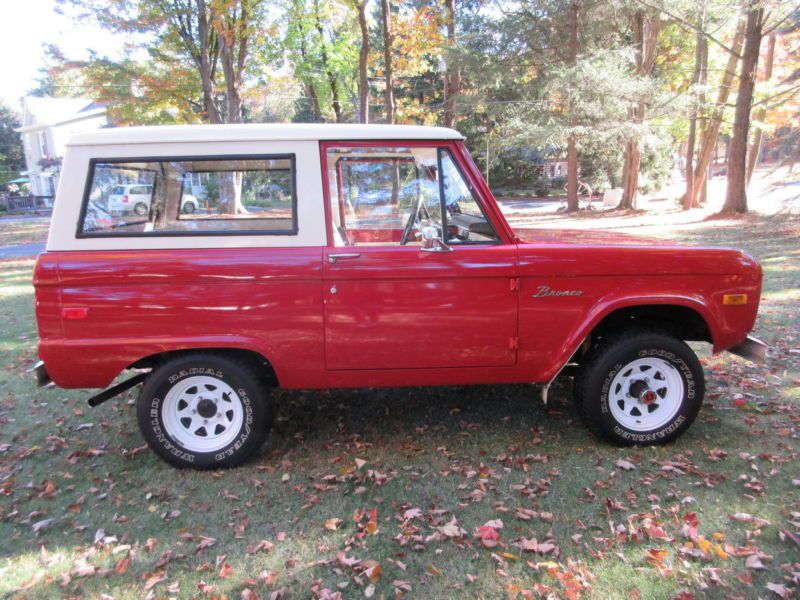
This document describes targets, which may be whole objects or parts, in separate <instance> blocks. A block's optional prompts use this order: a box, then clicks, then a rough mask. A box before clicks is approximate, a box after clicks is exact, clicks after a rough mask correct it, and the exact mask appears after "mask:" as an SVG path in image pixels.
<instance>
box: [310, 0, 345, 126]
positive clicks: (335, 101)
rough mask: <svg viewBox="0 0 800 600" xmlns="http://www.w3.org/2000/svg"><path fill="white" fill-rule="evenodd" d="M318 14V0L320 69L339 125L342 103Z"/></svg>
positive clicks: (316, 4) (316, 5)
mask: <svg viewBox="0 0 800 600" xmlns="http://www.w3.org/2000/svg"><path fill="white" fill-rule="evenodd" d="M319 13H320V10H319V0H314V23H315V24H316V27H317V34H318V35H319V45H320V57H321V58H322V68H323V69H324V70H325V75H326V77H327V78H328V85H330V88H331V106H332V107H333V114H334V115H335V116H336V122H337V123H341V122H342V121H343V118H342V116H343V115H342V101H341V98H340V97H339V82H338V81H337V80H336V73H334V72H333V69H332V68H331V64H330V61H329V60H328V48H327V46H328V45H327V44H326V43H325V31H324V30H323V28H322V19H321V18H320V14H319Z"/></svg>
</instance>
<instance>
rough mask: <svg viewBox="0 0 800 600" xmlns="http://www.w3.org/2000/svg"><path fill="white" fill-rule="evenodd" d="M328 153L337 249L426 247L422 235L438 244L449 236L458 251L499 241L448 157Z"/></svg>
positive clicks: (434, 151) (349, 150)
mask: <svg viewBox="0 0 800 600" xmlns="http://www.w3.org/2000/svg"><path fill="white" fill-rule="evenodd" d="M326 152H327V154H326V158H327V165H328V167H327V168H328V172H327V177H328V186H329V193H330V202H331V211H330V214H331V221H332V223H331V225H332V227H331V229H332V231H333V240H334V245H335V246H368V245H376V246H405V245H410V246H420V245H422V244H423V230H426V235H427V236H430V235H431V234H433V235H435V237H437V238H439V239H445V237H444V236H443V232H445V231H446V232H447V234H446V237H447V240H448V241H449V242H452V243H454V244H464V243H475V242H496V241H497V239H498V238H497V236H496V235H495V233H494V231H493V229H492V228H491V226H490V225H489V223H488V221H487V220H486V218H485V216H484V214H483V212H482V211H481V209H480V206H479V205H478V203H477V201H476V200H475V197H474V196H473V195H472V192H471V190H470V188H469V186H468V184H467V183H466V181H465V179H464V178H463V176H462V174H461V172H460V171H459V170H458V167H457V165H456V163H455V162H454V161H453V158H452V156H451V155H450V153H449V152H448V151H447V150H445V149H438V148H432V147H431V148H419V147H403V146H396V147H381V146H376V147H340V146H337V147H329V148H327V151H326ZM443 207H445V214H444V215H443V214H442V209H443ZM432 232H433V233H432Z"/></svg>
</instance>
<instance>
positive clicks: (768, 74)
mask: <svg viewBox="0 0 800 600" xmlns="http://www.w3.org/2000/svg"><path fill="white" fill-rule="evenodd" d="M775 40H776V35H775V33H774V32H773V33H771V34H770V36H769V38H768V39H767V56H766V59H765V61H764V76H763V79H762V81H765V82H769V80H770V79H772V69H773V67H774V65H775ZM766 116H767V107H766V104H765V103H764V102H762V103H761V104H760V105H759V107H758V108H757V109H756V112H755V113H754V114H753V121H754V122H755V123H756V126H757V127H756V131H755V133H754V134H753V141H752V143H751V144H750V149H749V150H748V151H747V185H750V180H751V179H752V178H753V171H755V170H756V164H758V156H759V154H761V140H762V139H763V137H764V120H765V118H766Z"/></svg>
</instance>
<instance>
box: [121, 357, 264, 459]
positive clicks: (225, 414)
mask: <svg viewBox="0 0 800 600" xmlns="http://www.w3.org/2000/svg"><path fill="white" fill-rule="evenodd" d="M267 402H268V396H267V390H266V388H265V387H264V385H263V383H262V381H261V378H259V376H258V374H257V373H256V372H255V370H254V369H253V367H252V366H251V365H250V364H249V363H246V362H243V361H239V360H234V359H231V358H228V357H226V356H222V355H217V354H205V353H203V354H200V353H198V354H187V355H184V356H180V357H177V358H174V359H172V360H169V361H167V362H166V363H164V364H163V365H161V366H160V367H158V368H156V369H155V370H154V371H153V373H152V374H151V375H150V377H148V379H147V382H146V383H145V385H144V386H143V387H142V391H141V393H140V394H139V400H138V404H137V417H138V421H139V428H140V429H141V431H142V435H143V436H144V438H145V440H146V441H147V444H148V445H149V446H150V447H151V448H152V449H153V450H154V451H155V452H156V454H158V455H159V456H160V457H161V458H162V459H164V460H165V461H167V462H168V463H170V464H172V465H174V466H176V467H181V468H183V467H188V468H192V469H215V468H225V467H234V466H237V465H239V464H241V463H242V462H244V461H245V460H246V459H247V458H248V457H249V456H250V455H252V454H253V453H254V452H255V451H256V450H258V448H259V447H260V446H261V444H262V443H263V442H264V439H265V437H266V434H267V426H268V423H267V421H268V416H269V414H271V410H269V407H268V406H267Z"/></svg>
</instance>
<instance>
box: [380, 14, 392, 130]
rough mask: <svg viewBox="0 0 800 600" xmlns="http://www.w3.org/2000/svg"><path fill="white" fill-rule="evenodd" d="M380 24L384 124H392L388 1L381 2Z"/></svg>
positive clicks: (390, 30)
mask: <svg viewBox="0 0 800 600" xmlns="http://www.w3.org/2000/svg"><path fill="white" fill-rule="evenodd" d="M381 22H382V25H383V63H384V76H385V77H386V88H385V94H384V97H385V101H384V103H385V105H386V122H387V123H394V78H393V71H392V49H393V46H394V36H393V34H392V7H391V3H390V0H381Z"/></svg>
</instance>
